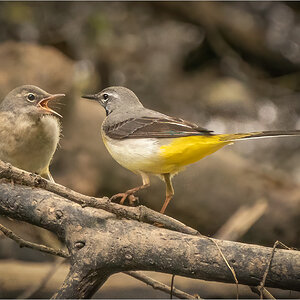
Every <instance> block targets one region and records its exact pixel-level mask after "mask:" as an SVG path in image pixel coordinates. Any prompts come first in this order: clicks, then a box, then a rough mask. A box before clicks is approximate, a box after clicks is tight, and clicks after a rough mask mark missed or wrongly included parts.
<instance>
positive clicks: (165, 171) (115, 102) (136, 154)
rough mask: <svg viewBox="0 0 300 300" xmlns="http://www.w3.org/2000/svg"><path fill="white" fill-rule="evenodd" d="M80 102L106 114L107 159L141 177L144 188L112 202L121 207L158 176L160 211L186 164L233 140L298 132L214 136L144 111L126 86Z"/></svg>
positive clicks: (191, 124) (134, 189)
mask: <svg viewBox="0 0 300 300" xmlns="http://www.w3.org/2000/svg"><path fill="white" fill-rule="evenodd" d="M83 98H87V99H92V100H96V101H97V102H99V103H100V104H101V105H102V106H103V107H104V108H105V110H106V118H105V120H104V122H103V124H102V127H101V134H102V138H103V141H104V144H105V146H106V148H107V150H108V151H109V153H110V154H111V156H112V157H113V158H114V159H115V160H116V161H117V162H118V163H119V164H120V165H122V166H123V167H125V168H127V169H129V170H131V171H132V172H134V173H136V174H140V175H141V176H142V179H143V185H141V186H138V187H136V188H133V189H130V190H128V191H126V192H125V193H119V194H116V195H114V196H113V197H112V198H118V197H120V198H121V201H120V203H123V202H124V201H125V199H126V197H128V196H129V195H133V194H134V193H135V192H137V191H138V190H141V189H144V188H146V187H148V186H149V185H150V180H149V176H148V175H149V174H154V175H158V176H159V177H160V178H162V179H163V180H164V181H165V183H166V199H165V202H164V205H163V207H162V208H161V210H160V212H161V213H164V212H165V209H166V207H167V205H168V203H169V202H170V200H171V199H172V197H173V195H174V190H173V186H172V182H171V178H172V176H173V175H175V174H176V173H178V172H180V171H181V170H182V169H183V168H184V167H185V166H186V165H189V164H192V163H194V162H196V161H198V160H200V159H201V158H203V157H205V156H207V155H210V154H212V153H214V152H216V151H217V150H219V149H221V148H222V147H224V146H225V145H228V144H232V143H233V142H234V141H237V140H243V139H250V138H251V139H254V138H265V137H275V136H291V135H300V130H294V131H262V132H251V133H237V134H213V133H212V132H211V131H209V130H206V129H204V128H201V127H199V126H198V125H196V124H194V123H191V122H187V121H185V120H182V119H179V118H173V117H169V116H167V115H164V114H161V113H159V112H156V111H153V110H150V109H147V108H145V107H143V105H142V104H141V102H140V101H139V99H138V98H137V96H136V95H135V94H134V93H133V92H132V91H130V90H129V89H127V88H124V87H109V88H106V89H104V90H103V91H101V92H99V93H98V94H95V95H86V96H83Z"/></svg>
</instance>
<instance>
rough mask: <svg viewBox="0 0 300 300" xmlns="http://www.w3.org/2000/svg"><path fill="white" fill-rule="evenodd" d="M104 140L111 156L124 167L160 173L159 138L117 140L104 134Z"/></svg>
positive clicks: (134, 170)
mask: <svg viewBox="0 0 300 300" xmlns="http://www.w3.org/2000/svg"><path fill="white" fill-rule="evenodd" d="M102 138H103V142H104V144H105V146H106V148H107V150H108V151H109V153H110V154H111V156H112V157H113V158H114V159H115V160H116V161H117V162H118V163H119V164H120V165H122V166H123V167H125V168H127V169H129V170H131V171H133V172H136V171H143V172H146V173H154V174H155V173H160V172H158V171H159V170H158V168H159V166H160V163H161V162H160V158H159V157H160V150H159V149H160V145H159V143H158V141H157V139H152V138H145V139H143V138H142V139H124V140H116V139H111V138H109V137H107V136H104V133H103V131H102Z"/></svg>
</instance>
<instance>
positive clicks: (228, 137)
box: [220, 130, 300, 142]
mask: <svg viewBox="0 0 300 300" xmlns="http://www.w3.org/2000/svg"><path fill="white" fill-rule="evenodd" d="M281 136H300V130H287V131H284V130H277V131H259V132H248V133H235V134H222V135H220V141H224V142H234V141H237V140H246V139H260V138H270V137H281Z"/></svg>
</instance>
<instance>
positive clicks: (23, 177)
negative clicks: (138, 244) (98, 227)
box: [0, 160, 199, 235]
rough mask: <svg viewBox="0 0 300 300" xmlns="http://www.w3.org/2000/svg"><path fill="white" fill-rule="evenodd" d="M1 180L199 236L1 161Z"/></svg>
mask: <svg viewBox="0 0 300 300" xmlns="http://www.w3.org/2000/svg"><path fill="white" fill-rule="evenodd" d="M0 178H6V179H9V180H13V181H14V182H15V183H20V184H22V185H26V186H30V187H39V188H42V189H44V190H47V191H49V192H53V193H55V194H57V195H60V196H62V197H64V198H67V199H69V200H72V201H74V202H76V203H78V204H80V205H82V206H83V207H84V206H89V207H94V208H100V209H103V210H105V211H108V212H111V213H114V214H115V215H117V216H119V217H123V218H128V219H132V220H137V221H140V222H146V223H159V224H162V225H164V227H165V228H168V229H171V230H175V231H179V232H183V233H186V234H194V235H199V232H198V231H197V230H195V229H193V228H191V227H188V226H186V225H184V224H183V223H181V222H179V221H177V220H175V219H173V218H171V217H168V216H166V215H162V214H161V213H158V212H156V211H154V210H151V209H149V208H147V207H145V206H142V205H140V206H139V207H127V206H124V205H119V204H117V203H112V202H110V201H109V199H108V198H107V197H103V198H94V197H89V196H86V195H82V194H80V193H78V192H75V191H73V190H71V189H69V188H66V187H64V186H62V185H60V184H57V183H54V182H50V181H48V180H46V179H44V178H43V177H41V176H39V175H36V174H33V173H28V172H26V171H24V170H21V169H18V168H16V167H13V166H12V165H11V164H8V163H5V162H3V161H1V160H0Z"/></svg>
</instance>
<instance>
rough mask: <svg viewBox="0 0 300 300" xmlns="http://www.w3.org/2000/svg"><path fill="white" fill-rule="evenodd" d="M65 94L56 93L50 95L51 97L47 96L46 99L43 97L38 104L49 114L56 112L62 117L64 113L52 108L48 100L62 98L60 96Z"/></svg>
mask: <svg viewBox="0 0 300 300" xmlns="http://www.w3.org/2000/svg"><path fill="white" fill-rule="evenodd" d="M64 96H65V94H54V95H50V96H49V97H46V98H44V99H42V100H41V101H40V102H39V103H38V106H39V107H40V108H42V109H43V110H44V111H46V112H47V113H49V114H54V115H57V116H58V117H60V118H62V115H61V114H59V113H58V112H56V111H55V110H53V109H51V108H50V107H49V106H48V102H49V101H52V100H54V99H56V98H60V97H64Z"/></svg>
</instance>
